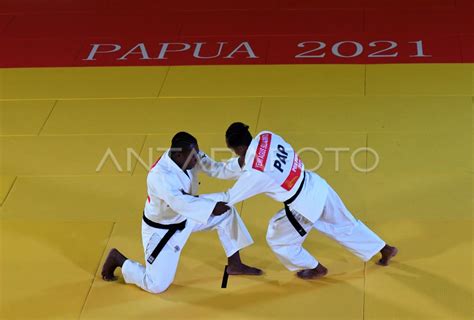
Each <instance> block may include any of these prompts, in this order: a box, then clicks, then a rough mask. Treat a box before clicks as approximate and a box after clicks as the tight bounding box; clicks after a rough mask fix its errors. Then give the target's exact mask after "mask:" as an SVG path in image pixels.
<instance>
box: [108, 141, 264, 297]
mask: <svg viewBox="0 0 474 320" xmlns="http://www.w3.org/2000/svg"><path fill="white" fill-rule="evenodd" d="M183 168H184V169H183ZM199 171H203V172H205V173H206V174H208V175H210V176H212V177H216V178H220V179H236V178H237V177H238V176H239V175H240V174H241V168H240V166H239V163H238V159H237V158H234V159H231V160H229V161H228V162H215V161H214V160H212V159H210V158H209V157H207V156H206V155H205V154H204V153H202V152H200V151H199V147H198V144H197V141H196V139H195V138H194V137H193V136H191V135H190V134H188V133H186V132H180V133H178V134H176V135H175V136H174V138H173V140H172V146H171V149H170V150H168V151H166V152H165V153H164V154H163V155H162V157H161V158H160V159H159V160H158V161H157V162H156V163H155V164H154V165H153V166H152V168H151V169H150V172H149V174H148V178H147V186H148V197H147V200H146V202H145V209H144V214H143V221H142V242H143V248H144V252H145V259H146V265H145V266H143V265H141V264H139V263H138V262H135V261H132V260H129V259H127V258H126V257H125V256H124V255H123V254H122V253H120V252H119V251H118V250H117V249H112V250H111V251H110V253H109V255H108V257H107V260H106V261H105V263H104V266H103V269H102V277H103V279H104V280H107V281H112V280H116V278H115V277H114V270H115V269H116V268H117V267H121V268H122V274H123V277H124V280H125V282H126V283H133V284H135V285H137V286H139V287H140V288H142V289H144V290H146V291H148V292H151V293H161V292H163V291H165V290H166V289H167V288H168V287H169V286H170V285H171V283H172V282H173V280H174V277H175V274H176V269H177V267H178V261H179V258H180V255H181V251H182V249H183V247H184V245H185V244H186V241H187V240H188V238H189V236H190V235H191V233H193V232H197V231H205V230H217V233H218V236H219V239H220V241H221V243H222V246H223V247H224V251H225V253H226V255H227V257H228V267H227V273H228V274H232V275H242V274H245V275H260V274H262V271H261V270H259V269H257V268H252V267H249V266H247V265H245V264H243V263H242V262H241V260H240V254H239V250H241V249H242V248H245V247H247V246H249V245H250V244H252V243H253V240H252V237H251V236H250V234H249V232H248V230H247V228H246V227H245V225H244V223H243V222H242V220H241V218H240V216H239V214H238V213H237V211H236V209H235V208H233V207H229V206H227V205H226V204H225V203H223V202H219V201H216V200H214V198H213V196H212V195H206V196H194V195H196V194H197V188H198V179H197V174H198V172H199Z"/></svg>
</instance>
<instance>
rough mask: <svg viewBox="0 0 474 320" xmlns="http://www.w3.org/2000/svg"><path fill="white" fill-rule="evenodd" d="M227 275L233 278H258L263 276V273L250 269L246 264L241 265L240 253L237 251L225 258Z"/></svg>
mask: <svg viewBox="0 0 474 320" xmlns="http://www.w3.org/2000/svg"><path fill="white" fill-rule="evenodd" d="M227 273H228V274H230V275H233V276H236V275H248V276H259V275H262V274H263V271H262V270H260V269H258V268H254V267H250V266H248V265H246V264H243V263H242V261H241V260H240V253H239V251H237V252H236V253H234V254H233V255H231V256H230V257H229V258H227Z"/></svg>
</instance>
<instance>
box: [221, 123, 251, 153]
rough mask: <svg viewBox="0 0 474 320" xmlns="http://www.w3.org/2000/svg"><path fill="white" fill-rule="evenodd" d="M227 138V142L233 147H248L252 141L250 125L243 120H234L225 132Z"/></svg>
mask: <svg viewBox="0 0 474 320" xmlns="http://www.w3.org/2000/svg"><path fill="white" fill-rule="evenodd" d="M225 138H226V140H227V144H228V145H229V147H231V148H235V147H239V146H246V147H248V146H249V145H250V142H252V135H251V134H250V131H249V126H248V125H246V124H243V123H242V122H234V123H233V124H231V125H230V126H229V128H228V129H227V131H226V132H225Z"/></svg>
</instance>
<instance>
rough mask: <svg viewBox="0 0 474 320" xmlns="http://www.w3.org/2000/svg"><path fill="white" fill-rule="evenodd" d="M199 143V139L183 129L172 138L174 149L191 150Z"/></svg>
mask: <svg viewBox="0 0 474 320" xmlns="http://www.w3.org/2000/svg"><path fill="white" fill-rule="evenodd" d="M195 145H197V140H196V138H194V137H193V136H192V135H190V134H189V133H187V132H184V131H181V132H178V133H177V134H175V135H174V137H173V139H171V149H172V150H174V151H181V150H189V149H191V148H192V146H195Z"/></svg>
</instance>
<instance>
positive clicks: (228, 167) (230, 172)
mask: <svg viewBox="0 0 474 320" xmlns="http://www.w3.org/2000/svg"><path fill="white" fill-rule="evenodd" d="M198 165H199V169H200V171H202V172H204V173H205V174H207V175H208V176H210V177H213V178H217V179H226V180H228V179H238V178H239V176H240V175H241V174H242V169H241V168H240V165H239V161H238V158H232V159H229V160H227V161H222V162H218V161H215V160H214V159H212V158H210V157H209V156H208V155H207V154H205V153H204V152H200V153H199V164H198Z"/></svg>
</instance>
